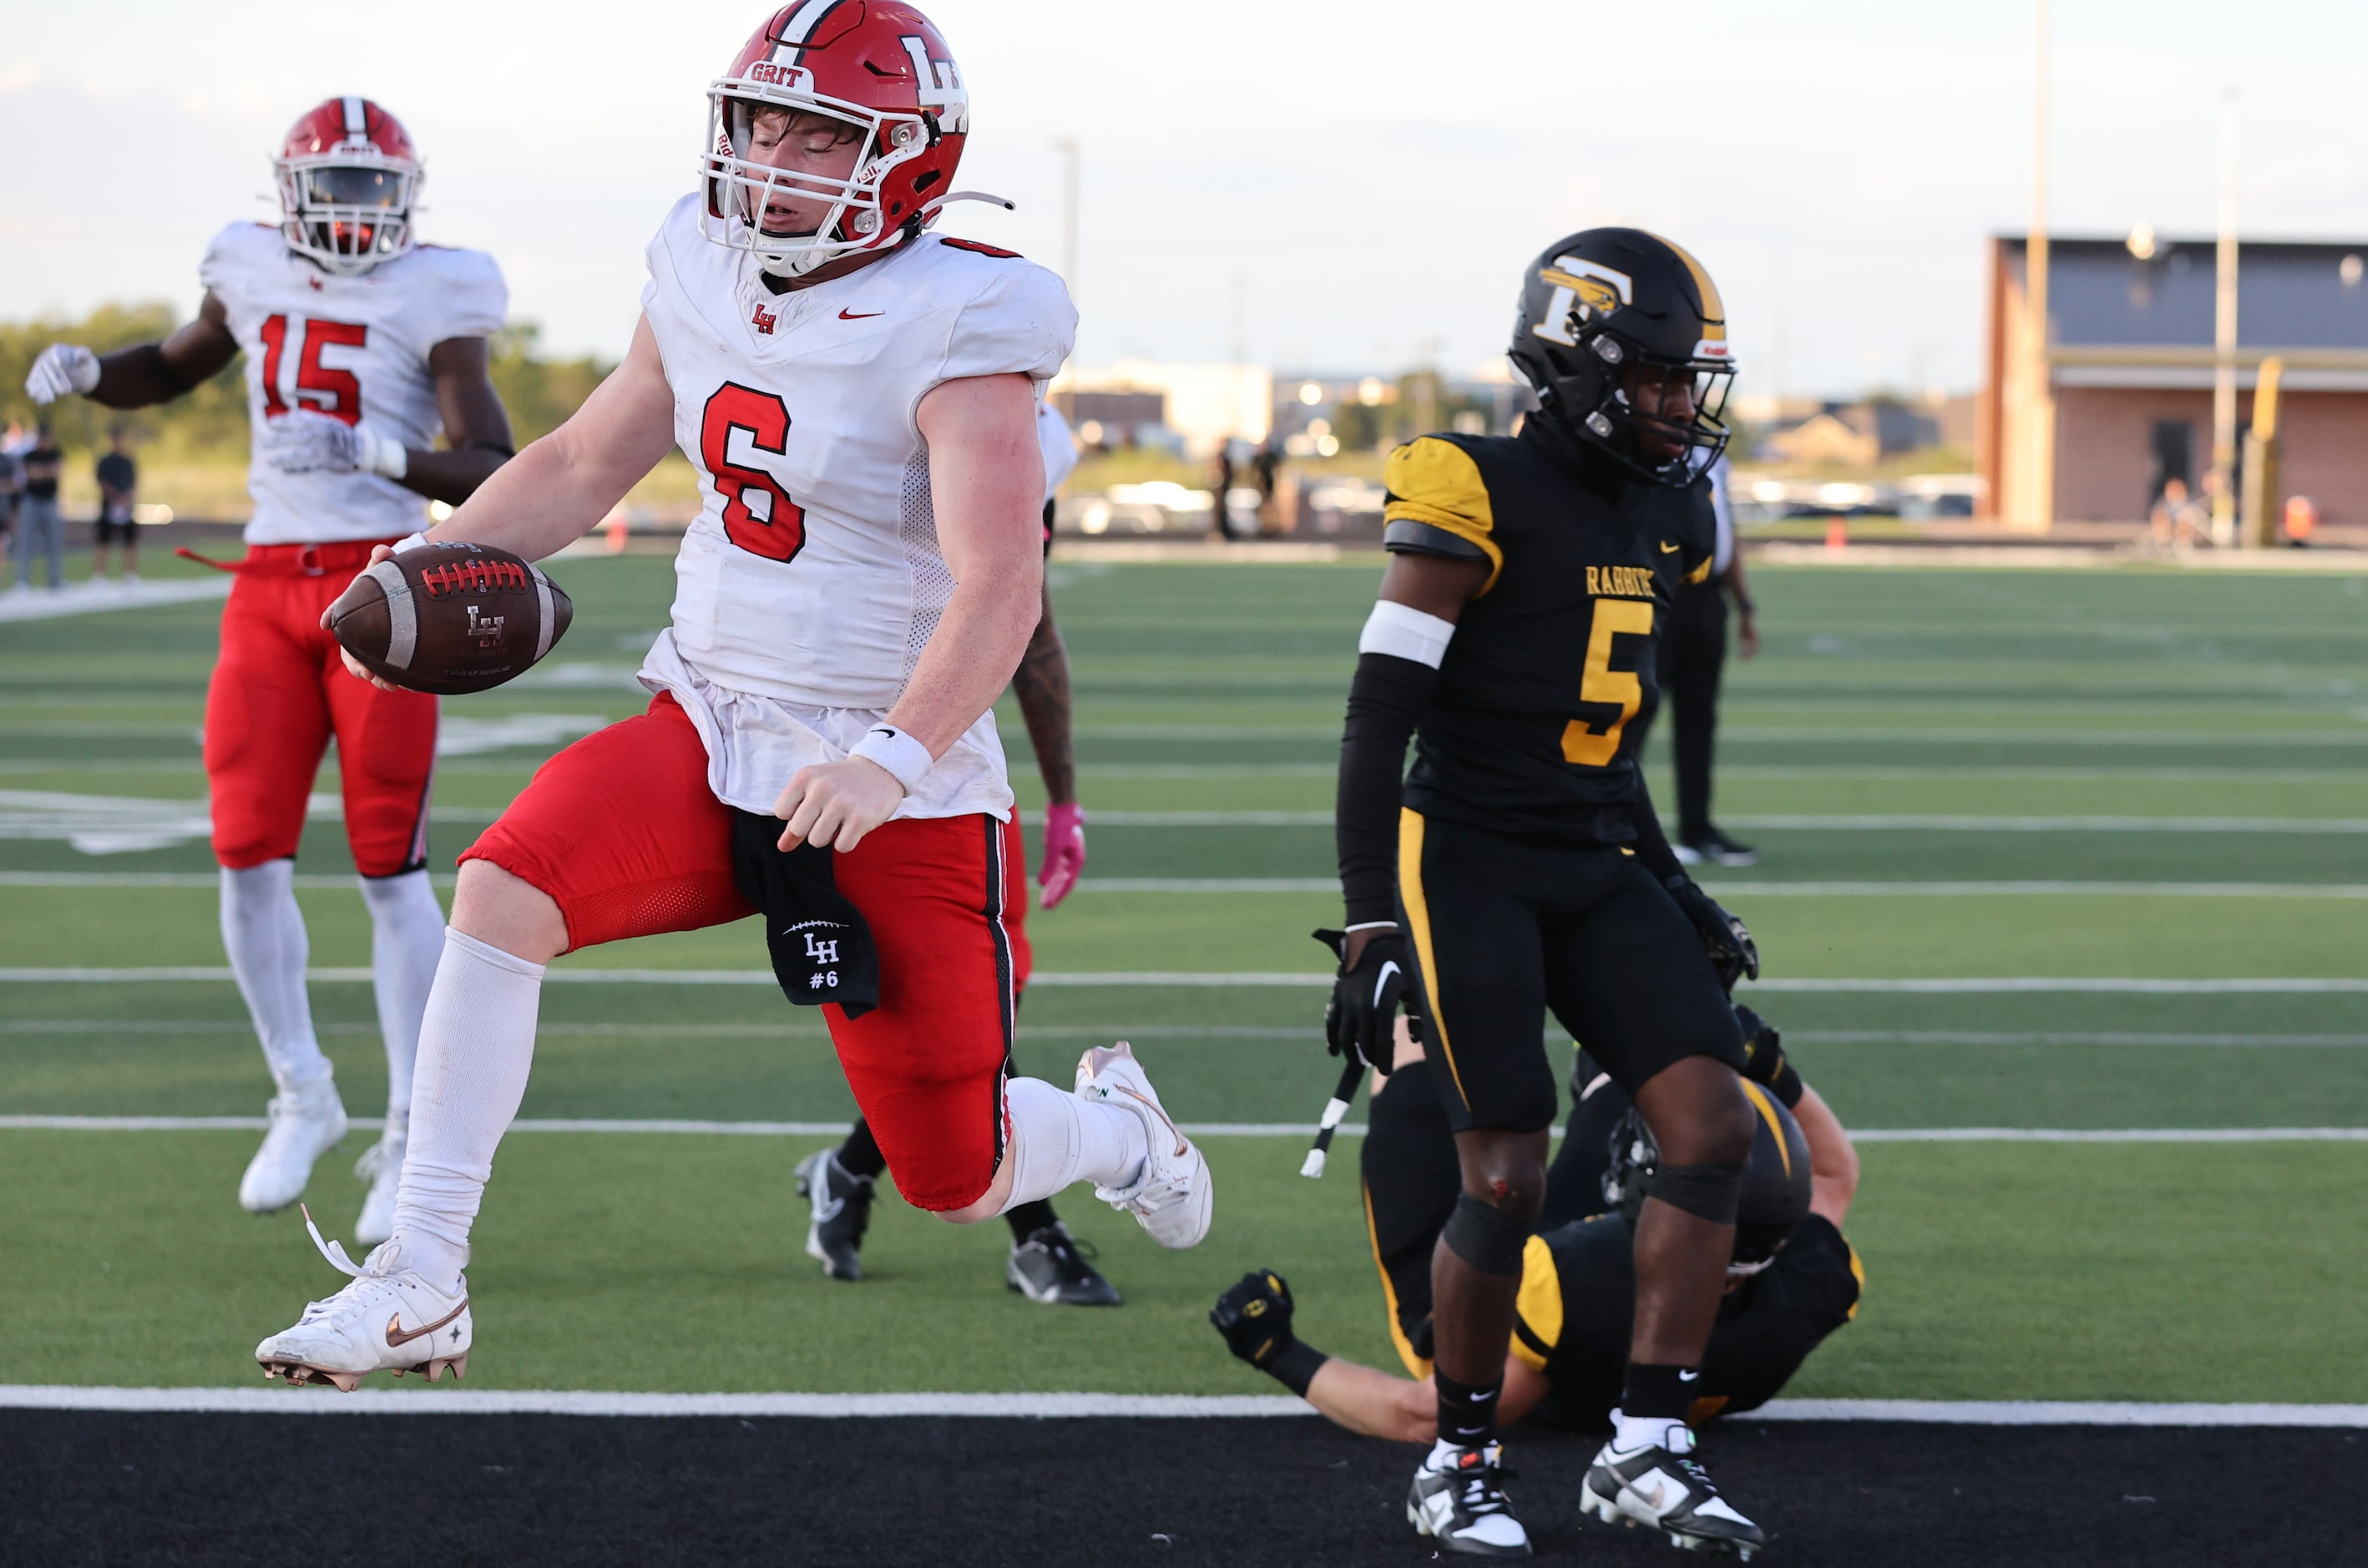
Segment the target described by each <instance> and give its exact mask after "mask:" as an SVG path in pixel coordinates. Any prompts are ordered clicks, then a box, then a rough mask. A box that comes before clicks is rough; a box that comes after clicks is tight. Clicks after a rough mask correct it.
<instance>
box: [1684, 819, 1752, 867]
mask: <svg viewBox="0 0 2368 1568" xmlns="http://www.w3.org/2000/svg"><path fill="white" fill-rule="evenodd" d="M1685 847H1686V848H1688V849H1691V850H1692V851H1693V852H1694V854H1696V855H1698V856H1700V857H1701V858H1702V859H1704V860H1707V861H1709V862H1710V863H1711V864H1712V865H1713V866H1757V865H1758V864H1759V850H1757V849H1754V848H1753V847H1751V846H1749V845H1748V844H1737V843H1736V841H1735V840H1734V839H1732V838H1729V837H1728V836H1727V835H1725V833H1724V832H1722V831H1721V830H1719V829H1718V828H1712V829H1711V830H1710V831H1709V832H1708V833H1705V834H1703V835H1702V836H1701V837H1700V838H1690V839H1688V840H1686V843H1685ZM1679 858H1680V859H1683V858H1684V857H1683V856H1680V857H1679ZM1688 863H1689V864H1691V862H1688Z"/></svg>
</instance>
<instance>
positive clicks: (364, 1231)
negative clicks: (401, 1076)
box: [354, 1117, 411, 1247]
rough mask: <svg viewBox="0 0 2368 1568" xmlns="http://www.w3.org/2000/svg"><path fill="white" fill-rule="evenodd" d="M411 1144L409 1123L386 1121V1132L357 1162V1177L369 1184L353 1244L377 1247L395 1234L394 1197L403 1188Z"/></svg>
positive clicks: (400, 1120) (355, 1227)
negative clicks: (405, 1151)
mask: <svg viewBox="0 0 2368 1568" xmlns="http://www.w3.org/2000/svg"><path fill="white" fill-rule="evenodd" d="M410 1142H411V1123H410V1121H409V1119H407V1118H406V1119H398V1118H395V1117H389V1118H387V1122H386V1131H384V1132H382V1133H381V1134H380V1135H379V1140H378V1142H375V1143H373V1144H371V1145H370V1147H369V1149H367V1150H365V1151H364V1152H363V1153H362V1157H361V1158H360V1159H359V1160H356V1161H355V1162H354V1175H356V1176H359V1177H360V1178H361V1179H362V1180H364V1181H366V1182H368V1183H370V1196H369V1197H367V1198H364V1199H362V1216H361V1218H360V1219H359V1220H356V1221H354V1244H355V1245H356V1246H365V1247H374V1246H376V1245H378V1244H379V1243H381V1242H382V1241H385V1240H386V1239H387V1238H388V1237H389V1236H392V1235H393V1234H394V1195H395V1193H396V1192H397V1191H398V1190H399V1189H400V1188H401V1187H402V1186H403V1153H404V1149H405V1148H406V1147H408V1146H409V1144H410Z"/></svg>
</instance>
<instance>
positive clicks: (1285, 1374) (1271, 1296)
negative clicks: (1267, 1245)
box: [1209, 1268, 1330, 1399]
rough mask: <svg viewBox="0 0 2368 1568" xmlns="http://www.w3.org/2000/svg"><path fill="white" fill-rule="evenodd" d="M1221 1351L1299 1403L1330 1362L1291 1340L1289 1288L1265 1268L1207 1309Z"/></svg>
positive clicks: (1243, 1278)
mask: <svg viewBox="0 0 2368 1568" xmlns="http://www.w3.org/2000/svg"><path fill="white" fill-rule="evenodd" d="M1209 1322H1210V1323H1211V1324H1214V1325H1215V1327H1216V1330H1217V1332H1218V1333H1219V1334H1221V1335H1224V1336H1225V1347H1226V1348H1227V1349H1229V1350H1231V1351H1232V1352H1233V1353H1234V1354H1235V1355H1236V1356H1238V1357H1240V1358H1242V1359H1243V1360H1245V1361H1247V1362H1248V1363H1249V1364H1250V1365H1251V1366H1253V1367H1256V1368H1257V1369H1258V1370H1259V1371H1261V1372H1264V1373H1266V1374H1267V1375H1268V1376H1269V1377H1271V1378H1275V1379H1277V1380H1279V1381H1281V1383H1282V1384H1283V1386H1284V1387H1286V1388H1288V1389H1290V1390H1291V1392H1293V1393H1295V1394H1298V1395H1299V1396H1300V1397H1302V1398H1303V1399H1304V1398H1305V1397H1306V1394H1307V1385H1308V1384H1309V1383H1310V1382H1312V1381H1315V1370H1316V1369H1317V1368H1319V1367H1321V1366H1323V1365H1324V1363H1325V1362H1326V1361H1327V1360H1329V1359H1330V1358H1329V1357H1327V1356H1326V1355H1325V1354H1324V1353H1323V1352H1322V1351H1319V1350H1315V1349H1311V1348H1310V1347H1308V1346H1304V1345H1302V1344H1301V1343H1299V1341H1298V1340H1297V1339H1295V1338H1293V1337H1292V1332H1291V1287H1290V1286H1289V1285H1288V1284H1286V1283H1285V1282H1284V1280H1283V1278H1282V1276H1281V1275H1280V1274H1277V1273H1275V1272H1274V1271H1273V1270H1272V1269H1270V1268H1261V1269H1258V1270H1256V1271H1255V1272H1253V1273H1249V1274H1245V1275H1243V1276H1242V1277H1241V1279H1240V1281H1239V1282H1238V1283H1236V1284H1235V1286H1234V1287H1233V1288H1232V1289H1231V1290H1227V1291H1226V1292H1225V1293H1224V1295H1222V1296H1220V1297H1218V1298H1217V1304H1216V1305H1215V1306H1213V1307H1212V1308H1210V1309H1209Z"/></svg>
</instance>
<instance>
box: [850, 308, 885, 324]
mask: <svg viewBox="0 0 2368 1568" xmlns="http://www.w3.org/2000/svg"><path fill="white" fill-rule="evenodd" d="M887 313H888V312H886V311H850V310H848V309H846V308H845V307H844V306H842V307H840V309H839V312H838V319H839V320H841V321H869V320H871V318H872V317H873V316H884V315H886V314H887Z"/></svg>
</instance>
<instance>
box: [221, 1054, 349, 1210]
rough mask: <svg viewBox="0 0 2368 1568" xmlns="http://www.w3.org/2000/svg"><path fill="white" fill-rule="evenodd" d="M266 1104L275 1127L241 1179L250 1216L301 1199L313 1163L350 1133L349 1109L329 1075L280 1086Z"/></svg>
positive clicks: (242, 1195) (241, 1198) (241, 1193)
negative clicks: (348, 1129) (289, 1087)
mask: <svg viewBox="0 0 2368 1568" xmlns="http://www.w3.org/2000/svg"><path fill="white" fill-rule="evenodd" d="M265 1109H266V1110H267V1111H268V1113H269V1115H270V1117H271V1126H270V1128H269V1130H268V1131H266V1132H265V1133H264V1135H263V1147H262V1148H260V1149H257V1150H256V1152H255V1158H253V1159H252V1160H249V1161H248V1162H247V1163H246V1174H245V1176H241V1177H239V1180H238V1206H239V1207H240V1208H242V1209H244V1210H246V1211H247V1212H248V1213H250V1214H268V1213H270V1212H271V1211H272V1210H276V1209H285V1208H287V1207H288V1206H289V1205H290V1204H291V1203H293V1202H295V1201H296V1200H297V1199H300V1198H302V1197H303V1196H304V1184H305V1183H306V1182H308V1181H310V1180H311V1179H312V1177H313V1161H315V1160H317V1159H319V1158H320V1157H321V1156H322V1155H323V1154H325V1153H328V1152H329V1151H330V1150H332V1149H334V1148H336V1146H337V1142H338V1140H340V1139H342V1138H344V1137H345V1135H346V1108H345V1107H344V1106H343V1105H340V1104H339V1103H338V1101H337V1085H336V1080H335V1079H334V1078H333V1077H332V1076H331V1075H330V1074H326V1073H324V1074H321V1075H320V1076H319V1077H317V1078H315V1079H313V1081H312V1082H311V1083H309V1084H299V1085H297V1086H296V1087H294V1088H292V1089H282V1090H281V1091H280V1092H279V1094H277V1095H274V1096H272V1097H271V1103H270V1104H269V1105H268V1106H267V1107H265Z"/></svg>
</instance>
